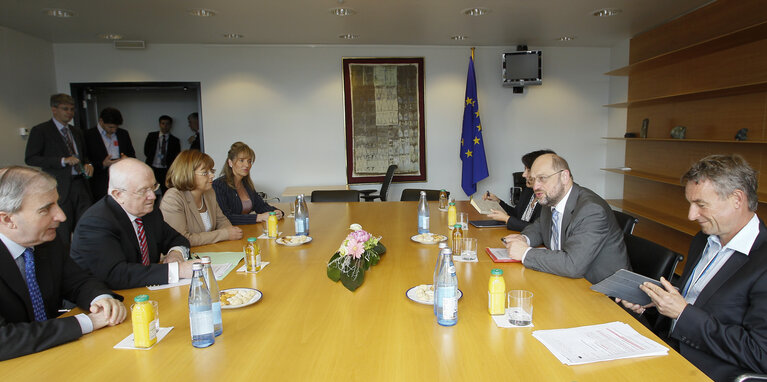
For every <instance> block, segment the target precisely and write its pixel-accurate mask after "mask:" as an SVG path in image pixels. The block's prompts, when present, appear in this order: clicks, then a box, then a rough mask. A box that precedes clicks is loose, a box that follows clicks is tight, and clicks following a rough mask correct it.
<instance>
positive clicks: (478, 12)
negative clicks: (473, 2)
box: [461, 8, 491, 16]
mask: <svg viewBox="0 0 767 382" xmlns="http://www.w3.org/2000/svg"><path fill="white" fill-rule="evenodd" d="M490 12H491V11H490V9H489V8H468V9H464V10H463V11H461V13H463V14H464V15H467V16H482V15H486V14H488V13H490Z"/></svg>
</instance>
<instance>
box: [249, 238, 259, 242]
mask: <svg viewBox="0 0 767 382" xmlns="http://www.w3.org/2000/svg"><path fill="white" fill-rule="evenodd" d="M256 240H258V239H256V238H255V237H249V238H248V243H250V242H255V241H256Z"/></svg>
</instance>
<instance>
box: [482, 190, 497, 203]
mask: <svg viewBox="0 0 767 382" xmlns="http://www.w3.org/2000/svg"><path fill="white" fill-rule="evenodd" d="M482 200H492V201H494V202H498V201H500V200H501V199H498V197H497V196H496V195H495V194H493V193H490V192H486V193H484V194H483V195H482Z"/></svg>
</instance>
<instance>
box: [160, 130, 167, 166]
mask: <svg viewBox="0 0 767 382" xmlns="http://www.w3.org/2000/svg"><path fill="white" fill-rule="evenodd" d="M167 151H168V141H167V140H166V137H165V134H163V135H162V140H161V141H160V158H162V162H161V163H162V165H163V166H167V165H168V163H167V162H166V161H165V153H166V152H167Z"/></svg>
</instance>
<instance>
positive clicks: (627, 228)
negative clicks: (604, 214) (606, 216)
mask: <svg viewBox="0 0 767 382" xmlns="http://www.w3.org/2000/svg"><path fill="white" fill-rule="evenodd" d="M613 213H614V214H615V219H617V220H618V226H620V227H621V228H622V229H623V233H625V234H627V235H631V234H632V233H633V232H634V225H636V223H637V222H638V221H639V219H637V218H635V217H633V216H631V215H629V214H627V213H625V212H620V211H616V210H613Z"/></svg>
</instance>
